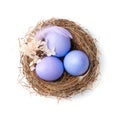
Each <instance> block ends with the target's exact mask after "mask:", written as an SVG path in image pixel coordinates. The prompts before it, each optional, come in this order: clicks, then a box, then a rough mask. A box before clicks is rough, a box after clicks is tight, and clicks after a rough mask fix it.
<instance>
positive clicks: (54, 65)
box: [35, 56, 64, 81]
mask: <svg viewBox="0 0 120 116" xmlns="http://www.w3.org/2000/svg"><path fill="white" fill-rule="evenodd" d="M63 71H64V67H63V63H62V61H61V60H60V59H58V58H56V57H53V56H50V57H45V58H43V59H42V61H41V62H39V63H37V65H36V69H35V72H36V74H37V75H38V77H39V78H41V79H43V80H46V81H55V80H57V79H59V78H60V77H61V75H62V74H63Z"/></svg>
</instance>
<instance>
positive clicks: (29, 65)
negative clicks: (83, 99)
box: [19, 19, 99, 98]
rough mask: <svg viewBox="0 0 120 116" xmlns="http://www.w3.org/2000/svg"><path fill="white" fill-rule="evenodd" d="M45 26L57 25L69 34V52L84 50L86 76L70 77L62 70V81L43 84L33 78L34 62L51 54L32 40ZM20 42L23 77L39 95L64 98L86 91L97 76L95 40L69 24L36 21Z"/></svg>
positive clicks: (51, 52)
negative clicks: (86, 66)
mask: <svg viewBox="0 0 120 116" xmlns="http://www.w3.org/2000/svg"><path fill="white" fill-rule="evenodd" d="M46 26H60V27H63V28H65V29H67V30H68V31H69V32H70V33H71V34H72V37H73V39H71V43H72V49H77V50H83V51H84V52H85V53H86V54H87V55H88V57H89V60H90V67H89V70H88V71H87V72H86V74H84V75H82V76H72V75H69V74H68V73H67V72H66V71H64V73H63V75H62V76H61V78H60V79H58V80H56V81H54V82H48V81H44V80H42V79H40V78H39V77H38V76H37V75H36V73H35V70H34V69H35V66H36V62H38V60H40V59H42V58H43V57H45V56H50V55H53V54H54V50H48V49H47V47H46V43H45V42H42V41H40V42H39V43H37V42H36V41H34V37H35V36H36V34H37V32H38V31H40V30H41V29H42V28H44V27H46ZM19 40H20V49H21V51H20V54H21V56H20V59H21V60H20V62H21V64H22V72H23V75H24V78H26V80H27V82H28V86H29V87H31V88H32V89H34V90H35V91H36V92H37V93H38V94H40V95H44V96H56V97H59V98H66V97H69V96H71V95H75V94H77V93H81V92H83V91H84V90H86V89H89V88H90V87H91V85H92V83H93V82H94V81H95V80H96V78H97V76H98V73H99V70H98V69H99V60H98V50H97V47H96V44H95V39H94V38H93V37H92V36H91V35H90V34H89V33H88V32H87V31H86V30H84V29H83V28H82V27H80V25H78V24H76V23H74V22H72V21H69V20H66V19H50V20H46V21H42V22H39V23H38V24H37V25H36V26H35V27H34V28H33V29H32V30H30V31H29V32H28V33H27V34H26V35H25V37H24V38H20V39H19ZM38 46H39V47H38Z"/></svg>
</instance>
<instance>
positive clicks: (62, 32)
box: [36, 26, 72, 57]
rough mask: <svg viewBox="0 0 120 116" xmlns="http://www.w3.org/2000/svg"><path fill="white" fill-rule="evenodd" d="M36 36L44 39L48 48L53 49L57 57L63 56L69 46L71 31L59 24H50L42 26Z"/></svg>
mask: <svg viewBox="0 0 120 116" xmlns="http://www.w3.org/2000/svg"><path fill="white" fill-rule="evenodd" d="M36 38H37V39H38V40H39V39H43V38H44V39H45V41H46V42H47V46H48V48H49V49H55V53H56V54H55V55H54V56H57V57H63V56H65V55H66V54H67V53H68V52H69V50H70V48H71V38H72V35H71V33H70V32H69V31H68V30H66V29H65V28H62V27H59V26H50V27H46V28H43V29H42V30H41V31H40V32H38V33H37V35H36Z"/></svg>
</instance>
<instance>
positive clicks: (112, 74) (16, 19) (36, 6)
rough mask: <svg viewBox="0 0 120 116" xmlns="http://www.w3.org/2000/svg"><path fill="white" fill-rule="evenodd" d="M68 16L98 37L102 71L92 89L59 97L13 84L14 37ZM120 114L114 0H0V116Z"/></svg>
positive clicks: (119, 26) (118, 18)
mask: <svg viewBox="0 0 120 116" xmlns="http://www.w3.org/2000/svg"><path fill="white" fill-rule="evenodd" d="M51 17H56V18H67V19H70V20H73V21H75V22H77V23H79V24H81V25H82V26H83V27H85V28H87V29H88V30H89V31H90V32H91V33H92V34H93V36H95V37H96V38H97V40H98V45H99V49H100V52H101V74H100V76H99V82H97V84H96V86H95V87H94V89H93V90H92V91H89V92H86V93H85V94H83V95H78V96H75V97H73V98H72V99H67V100H61V101H60V102H59V103H58V101H57V100H56V99H55V98H49V97H48V98H46V97H41V96H36V95H35V94H30V93H29V92H28V91H27V90H26V89H24V88H23V87H22V86H21V85H20V84H18V81H17V79H18V74H19V70H18V66H19V49H18V40H17V38H18V37H23V36H24V34H25V32H26V31H27V29H28V27H30V26H34V25H35V24H36V23H37V22H38V21H39V20H41V19H48V18H51ZM47 115H48V116H66V115H67V116H73V115H76V116H89V115H90V116H120V1H119V0H59V1H58V0H0V116H47Z"/></svg>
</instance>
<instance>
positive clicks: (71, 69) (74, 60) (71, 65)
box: [64, 50, 90, 76]
mask: <svg viewBox="0 0 120 116" xmlns="http://www.w3.org/2000/svg"><path fill="white" fill-rule="evenodd" d="M89 65H90V62H89V58H88V56H87V54H86V53H85V52H83V51H80V50H73V51H71V52H69V53H68V54H67V55H66V56H65V58H64V67H65V70H66V71H67V72H68V73H69V74H71V75H73V76H79V75H83V74H84V73H85V72H86V71H87V70H88V68H89Z"/></svg>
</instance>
